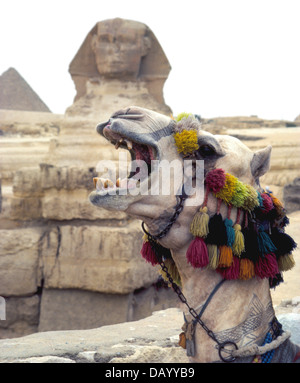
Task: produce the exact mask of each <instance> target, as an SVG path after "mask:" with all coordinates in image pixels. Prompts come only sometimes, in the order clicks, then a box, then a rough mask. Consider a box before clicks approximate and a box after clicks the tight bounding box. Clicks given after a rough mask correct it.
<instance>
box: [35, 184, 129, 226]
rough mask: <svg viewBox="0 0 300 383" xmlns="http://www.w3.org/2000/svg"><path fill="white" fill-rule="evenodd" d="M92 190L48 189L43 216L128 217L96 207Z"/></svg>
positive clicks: (91, 218)
mask: <svg viewBox="0 0 300 383" xmlns="http://www.w3.org/2000/svg"><path fill="white" fill-rule="evenodd" d="M89 193H90V191H89V190H86V189H76V190H65V189H61V190H57V189H50V190H46V192H45V196H44V198H43V199H42V216H43V218H46V219H55V220H72V219H87V220H96V219H109V220H111V219H117V220H121V219H126V218H127V215H126V214H125V213H123V212H115V211H111V212H109V211H107V210H104V209H95V206H93V205H92V204H91V203H90V202H89V200H88V195H89Z"/></svg>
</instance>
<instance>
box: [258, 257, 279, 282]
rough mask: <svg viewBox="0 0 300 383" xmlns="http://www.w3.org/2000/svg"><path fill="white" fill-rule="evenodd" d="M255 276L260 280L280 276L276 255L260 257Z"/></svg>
mask: <svg viewBox="0 0 300 383" xmlns="http://www.w3.org/2000/svg"><path fill="white" fill-rule="evenodd" d="M254 268H255V275H257V276H258V277H259V278H261V279H263V278H270V277H272V278H273V277H275V275H276V274H279V269H278V263H277V259H276V255H275V254H274V253H269V254H266V255H265V256H264V257H259V259H258V262H257V263H255V266H254Z"/></svg>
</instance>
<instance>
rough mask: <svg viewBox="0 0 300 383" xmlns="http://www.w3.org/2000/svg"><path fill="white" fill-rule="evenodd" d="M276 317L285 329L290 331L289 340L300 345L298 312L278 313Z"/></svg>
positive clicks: (299, 314) (299, 318)
mask: <svg viewBox="0 0 300 383" xmlns="http://www.w3.org/2000/svg"><path fill="white" fill-rule="evenodd" d="M277 319H278V320H279V322H280V323H281V324H282V327H283V328H284V329H285V330H286V331H290V332H291V334H292V335H291V341H292V342H294V343H296V344H299V345H300V326H299V325H300V313H287V314H279V315H278V317H277Z"/></svg>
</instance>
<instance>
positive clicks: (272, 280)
mask: <svg viewBox="0 0 300 383" xmlns="http://www.w3.org/2000/svg"><path fill="white" fill-rule="evenodd" d="M282 282H283V278H282V275H281V273H278V274H276V275H275V277H270V278H269V286H270V289H273V288H275V287H277V286H278V285H280V283H282Z"/></svg>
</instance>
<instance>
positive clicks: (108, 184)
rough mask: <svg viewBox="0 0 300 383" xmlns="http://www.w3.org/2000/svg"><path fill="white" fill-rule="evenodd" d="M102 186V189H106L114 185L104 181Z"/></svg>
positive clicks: (109, 181)
mask: <svg viewBox="0 0 300 383" xmlns="http://www.w3.org/2000/svg"><path fill="white" fill-rule="evenodd" d="M103 186H104V189H107V188H109V187H114V183H113V182H112V181H111V180H105V181H104V184H103Z"/></svg>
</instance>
